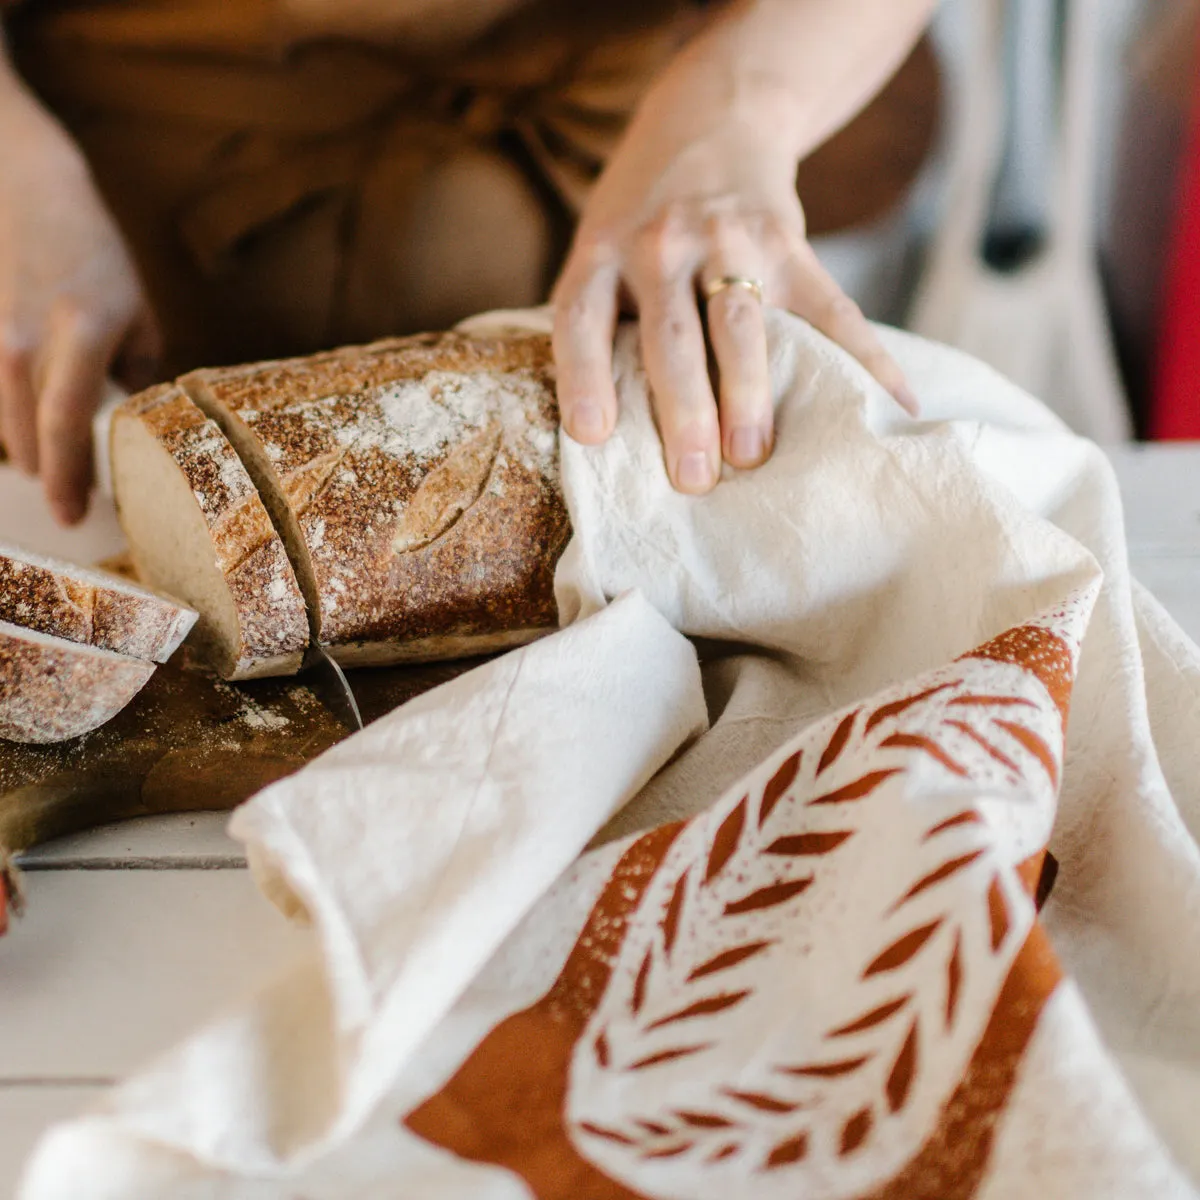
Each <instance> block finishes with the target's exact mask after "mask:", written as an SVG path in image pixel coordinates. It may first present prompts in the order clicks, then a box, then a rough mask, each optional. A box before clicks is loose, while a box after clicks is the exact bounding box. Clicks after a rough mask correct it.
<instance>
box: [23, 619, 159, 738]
mask: <svg viewBox="0 0 1200 1200" xmlns="http://www.w3.org/2000/svg"><path fill="white" fill-rule="evenodd" d="M154 669H155V668H154V664H153V663H152V662H147V661H145V660H144V659H140V658H132V657H130V656H129V655H126V654H114V653H113V652H112V651H110V650H101V649H98V648H97V647H95V646H90V645H83V644H80V643H78V642H70V641H67V640H65V639H63V638H55V637H51V636H50V635H48V634H44V633H38V632H36V631H34V630H30V629H25V628H23V627H21V626H18V625H12V624H9V623H8V622H3V621H0V738H3V739H6V740H8V741H13V742H39V743H45V742H61V741H65V740H66V739H67V738H74V737H80V736H82V735H83V734H85V733H90V732H91V731H92V730H93V729H96V728H98V727H99V726H101V725H103V724H104V723H105V722H106V721H110V720H112V718H113V717H115V716H116V715H117V713H119V712H120V711H121V709H123V708H124V707H125V706H126V705H127V704H128V703H129V702H130V701H131V700H132V699H133V698H134V696H136V695H137V694H138V692H140V691H141V689H142V688H143V687H144V686H145V684H146V681H147V680H148V679H149V678H150V676H151V675H153V674H154Z"/></svg>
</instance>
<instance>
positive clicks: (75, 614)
mask: <svg viewBox="0 0 1200 1200" xmlns="http://www.w3.org/2000/svg"><path fill="white" fill-rule="evenodd" d="M0 621H7V622H10V623H12V624H14V625H23V626H24V627H25V628H26V629H35V630H37V631H38V632H40V633H48V634H51V635H53V636H54V637H60V638H65V639H66V640H67V641H71V642H80V643H84V644H87V645H91V646H98V647H100V648H101V649H102V650H112V651H114V652H116V653H117V654H128V655H132V656H133V657H134V658H145V659H149V660H151V661H152V662H159V663H162V662H166V661H167V659H168V658H170V657H171V655H172V654H173V653H174V652H175V651H176V650H177V649H178V648H179V645H180V643H181V642H182V641H183V639H184V638H185V637H187V635H188V632H189V631H190V630H191V628H192V626H193V625H194V624H195V622H196V613H195V612H194V611H193V610H192V609H190V608H188V607H187V606H186V605H182V604H179V603H178V602H176V601H174V600H171V599H170V598H168V597H166V596H161V595H158V594H156V593H154V592H151V591H148V590H146V589H144V588H140V587H137V586H135V585H134V584H132V583H130V582H128V581H127V580H124V579H121V578H119V577H117V576H115V575H108V573H107V572H101V571H99V570H81V569H80V568H78V567H74V566H71V565H70V564H69V563H64V562H58V561H56V560H54V559H48V558H43V557H41V556H40V555H34V554H29V553H27V552H26V551H24V550H21V549H18V548H17V547H13V546H0Z"/></svg>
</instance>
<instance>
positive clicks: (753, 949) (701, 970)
mask: <svg viewBox="0 0 1200 1200" xmlns="http://www.w3.org/2000/svg"><path fill="white" fill-rule="evenodd" d="M774 944H775V943H774V942H749V943H747V944H746V945H745V946H734V947H733V948H732V949H730V950H722V951H721V953H720V954H716V955H714V956H713V957H712V958H710V959H709V960H708V961H707V962H702V963H701V964H700V965H699V966H698V967H696V968H695V969H694V970H693V971H692V972H691V974H690V975H688V983H694V982H695V981H696V980H697V979H703V978H704V976H706V975H714V974H716V973H717V972H718V971H726V970H728V969H729V968H730V967H736V966H737V965H738V963H741V962H745V961H746V959H748V958H753V957H754V955H756V954H761V953H762V952H763V951H764V950H765V949H766V948H767V947H768V946H773V945H774Z"/></svg>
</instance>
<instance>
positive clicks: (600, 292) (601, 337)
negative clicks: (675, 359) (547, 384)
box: [553, 255, 617, 446]
mask: <svg viewBox="0 0 1200 1200" xmlns="http://www.w3.org/2000/svg"><path fill="white" fill-rule="evenodd" d="M554 304H555V308H554V338H553V345H554V361H555V366H556V368H557V373H558V407H559V412H560V414H561V417H562V423H563V428H564V429H565V430H566V431H567V433H568V434H570V436H571V437H573V438H574V439H575V440H576V441H577V442H583V443H584V444H585V445H589V446H593V445H596V444H598V443H600V442H603V441H604V440H605V439H606V438H607V437H608V435H609V434H610V433H612V431H613V428H614V427H615V425H616V423H617V393H616V389H615V387H614V385H613V367H612V355H613V337H614V335H615V333H616V324H617V273H616V271H615V270H614V269H613V268H612V267H610V266H608V265H606V264H595V265H593V262H591V261H588V260H586V259H585V258H584V257H583V256H582V255H581V256H580V257H579V259H578V260H575V259H574V256H573V261H572V262H569V263H568V264H567V268H566V270H565V271H564V274H563V277H562V279H561V281H560V282H559V285H558V287H557V288H556V289H555V295H554Z"/></svg>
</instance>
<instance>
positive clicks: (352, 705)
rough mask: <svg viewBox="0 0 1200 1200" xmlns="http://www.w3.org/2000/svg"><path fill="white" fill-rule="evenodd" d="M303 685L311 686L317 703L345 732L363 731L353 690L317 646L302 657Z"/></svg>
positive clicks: (311, 647)
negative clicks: (343, 727)
mask: <svg viewBox="0 0 1200 1200" xmlns="http://www.w3.org/2000/svg"><path fill="white" fill-rule="evenodd" d="M304 670H305V672H307V673H308V679H307V681H306V682H308V683H310V684H312V685H313V690H314V691H315V692H316V695H317V699H319V700H320V701H321V702H322V703H323V704H324V705H325V707H326V708H328V709H329V710H330V712H332V713H333V715H334V716H335V717H337V719H338V720H339V721H341V722H342V724H343V725H345V726H346V727H347V728H348V729H352V730H359V729H361V728H362V727H363V719H362V713H361V712H359V710H358V701H357V700H356V699H355V698H354V689H353V688H352V687H351V686H350V681H349V680H348V679H347V678H346V673H345V672H344V671H343V670H342V668H341V666H340V665H339V663H338V661H337V660H336V659H335V658H334V657H333V656H332V655H331V654H330V653H329V651H328V650H327V649H326V648H325V647H324V646H322V645H321V644H320V642H313V643H312V645H310V646H309V648H308V653H307V654H306V655H305V656H304Z"/></svg>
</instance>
